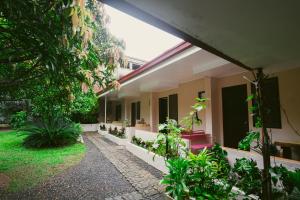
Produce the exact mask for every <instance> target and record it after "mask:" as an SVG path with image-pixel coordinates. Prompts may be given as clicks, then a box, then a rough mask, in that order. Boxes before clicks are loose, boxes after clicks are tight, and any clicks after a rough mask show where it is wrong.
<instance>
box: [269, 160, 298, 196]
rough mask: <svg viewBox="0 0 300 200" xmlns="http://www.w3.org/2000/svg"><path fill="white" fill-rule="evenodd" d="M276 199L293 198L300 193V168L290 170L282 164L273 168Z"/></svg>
mask: <svg viewBox="0 0 300 200" xmlns="http://www.w3.org/2000/svg"><path fill="white" fill-rule="evenodd" d="M270 172H271V175H272V184H273V186H274V187H273V197H274V199H282V198H283V199H293V196H295V195H298V197H299V195H300V193H299V191H300V169H296V170H295V171H289V170H288V169H287V168H286V167H284V166H282V165H280V166H275V167H273V168H271V170H270Z"/></svg>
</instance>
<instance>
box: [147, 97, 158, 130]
mask: <svg viewBox="0 0 300 200" xmlns="http://www.w3.org/2000/svg"><path fill="white" fill-rule="evenodd" d="M149 104H150V121H149V124H150V128H151V131H152V132H157V131H158V128H157V126H158V124H157V121H158V120H157V110H158V103H157V98H156V93H153V92H151V94H150V98H149Z"/></svg>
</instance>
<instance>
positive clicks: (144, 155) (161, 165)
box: [126, 142, 168, 173]
mask: <svg viewBox="0 0 300 200" xmlns="http://www.w3.org/2000/svg"><path fill="white" fill-rule="evenodd" d="M126 149H127V150H128V151H130V152H131V153H132V154H133V155H135V156H137V157H138V158H140V159H142V160H143V161H145V162H146V163H148V164H149V165H151V166H153V167H155V168H156V169H158V170H160V171H162V172H163V173H167V172H168V169H167V166H166V163H165V159H164V157H162V156H159V155H155V154H154V153H153V152H150V151H148V150H147V149H144V148H142V147H139V146H137V145H135V144H132V143H131V142H127V144H126ZM154 155H155V158H154V160H153V156H154Z"/></svg>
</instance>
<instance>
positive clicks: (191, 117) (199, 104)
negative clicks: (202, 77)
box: [180, 98, 207, 132]
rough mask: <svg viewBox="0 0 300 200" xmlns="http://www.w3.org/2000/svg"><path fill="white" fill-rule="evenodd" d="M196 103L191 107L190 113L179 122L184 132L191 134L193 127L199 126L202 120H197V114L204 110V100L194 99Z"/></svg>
mask: <svg viewBox="0 0 300 200" xmlns="http://www.w3.org/2000/svg"><path fill="white" fill-rule="evenodd" d="M195 100H196V103H195V104H194V105H193V106H192V111H191V112H189V114H188V115H187V116H185V117H183V118H182V119H181V121H180V125H182V126H183V127H184V130H185V131H187V132H191V131H192V129H193V125H194V124H196V125H201V123H202V120H201V119H199V118H198V112H201V111H202V110H204V109H205V108H206V104H205V102H206V101H207V99H206V98H196V99H195Z"/></svg>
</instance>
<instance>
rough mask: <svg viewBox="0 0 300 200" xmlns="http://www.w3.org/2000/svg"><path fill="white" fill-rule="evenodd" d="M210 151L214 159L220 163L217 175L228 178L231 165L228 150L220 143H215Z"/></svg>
mask: <svg viewBox="0 0 300 200" xmlns="http://www.w3.org/2000/svg"><path fill="white" fill-rule="evenodd" d="M209 152H210V154H211V157H212V158H213V160H214V161H215V162H217V163H218V170H217V177H218V178H228V176H229V173H230V171H231V166H230V164H229V162H228V159H227V151H225V150H223V149H222V147H221V145H220V144H215V145H214V146H213V147H212V148H211V149H210V150H209Z"/></svg>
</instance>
